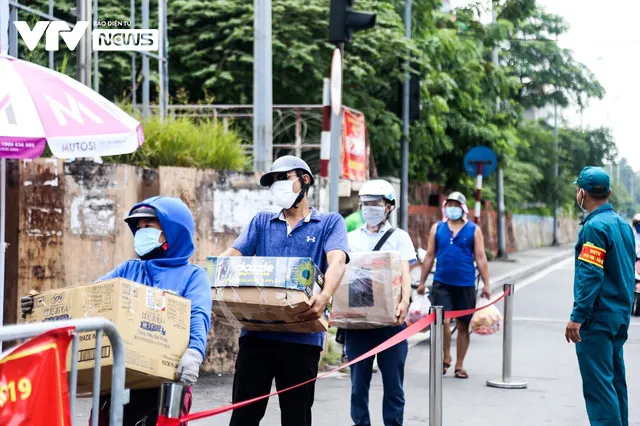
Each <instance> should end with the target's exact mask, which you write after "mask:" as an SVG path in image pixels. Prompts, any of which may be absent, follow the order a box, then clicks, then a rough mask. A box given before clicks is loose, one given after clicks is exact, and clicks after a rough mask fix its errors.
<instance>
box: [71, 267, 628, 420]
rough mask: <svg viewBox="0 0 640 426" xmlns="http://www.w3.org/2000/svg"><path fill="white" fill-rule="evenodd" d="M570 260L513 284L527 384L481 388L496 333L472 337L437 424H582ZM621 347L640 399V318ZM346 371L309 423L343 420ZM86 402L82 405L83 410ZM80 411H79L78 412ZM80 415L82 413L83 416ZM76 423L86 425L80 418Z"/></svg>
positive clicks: (330, 381) (205, 388)
mask: <svg viewBox="0 0 640 426" xmlns="http://www.w3.org/2000/svg"><path fill="white" fill-rule="evenodd" d="M572 279H573V263H572V261H564V262H560V263H558V264H556V265H555V266H554V267H552V268H550V269H547V270H545V271H542V272H540V273H539V274H537V275H534V276H532V277H530V278H529V279H528V280H526V281H523V282H521V283H520V284H518V286H517V287H516V307H515V322H514V327H515V329H514V352H513V374H514V376H516V377H521V378H523V379H525V380H527V381H528V382H529V387H528V389H526V390H500V389H493V388H488V387H487V386H486V385H485V382H486V380H488V379H494V378H497V377H498V376H499V375H500V372H501V361H502V336H501V334H497V335H494V336H473V337H472V346H471V350H470V353H469V355H468V358H467V362H466V365H465V367H466V368H467V370H468V372H469V374H470V376H471V377H470V379H468V380H458V379H454V378H453V376H452V373H451V372H450V373H449V374H448V375H447V376H445V379H444V385H443V391H444V396H443V400H444V402H443V406H444V423H443V424H444V425H445V426H450V425H474V426H516V425H517V426H540V425H557V426H571V425H576V426H577V425H587V424H588V421H587V417H586V413H585V408H584V402H583V399H582V394H581V380H580V376H579V372H578V367H577V361H576V356H575V349H574V346H573V345H569V344H567V343H566V342H565V341H564V327H565V325H566V320H567V317H568V314H569V312H570V309H571V303H572ZM629 336H630V337H629V341H628V343H627V345H626V346H625V359H626V362H627V375H628V382H629V392H630V395H629V400H630V401H637V400H638V398H640V383H639V381H640V321H638V320H637V319H634V320H633V324H632V326H631V328H630V331H629ZM428 359H429V345H428V342H426V341H425V342H421V343H419V344H417V345H416V346H413V347H412V348H411V350H410V352H409V358H408V361H407V368H406V378H405V392H406V400H407V403H406V411H405V425H408V426H412V425H426V424H428V416H429V413H428V380H429V375H428ZM230 389H231V377H228V376H217V375H213V376H204V377H202V378H201V380H200V381H199V383H198V385H197V386H196V387H195V390H194V407H193V410H192V412H194V411H200V410H205V409H208V408H213V407H218V406H221V405H224V404H227V403H229V402H230V394H231V393H230ZM349 397H350V381H349V376H348V375H340V376H338V377H332V378H327V379H323V380H320V381H319V382H318V384H317V387H316V400H315V405H314V425H316V426H343V425H350V424H351V423H350V417H349ZM370 407H371V415H372V421H373V424H374V425H382V416H381V407H382V383H381V378H380V374H379V373H378V374H375V375H374V379H373V382H372V386H371V403H370ZM86 408H87V407H86V405H85V409H86ZM82 411H85V410H82ZM79 417H83V418H86V414H85V413H80V415H79ZM228 421H229V414H223V415H220V416H217V417H213V418H209V419H203V420H200V421H196V422H192V423H190V424H192V425H193V426H226V425H228ZM83 424H86V423H84V422H83ZM262 424H263V425H266V426H271V425H273V426H277V425H279V424H280V422H279V409H278V404H277V399H276V398H272V400H271V401H270V403H269V407H268V409H267V414H266V416H265V419H264V420H263V422H262ZM630 424H632V425H640V407H637V406H633V404H632V406H631V408H630Z"/></svg>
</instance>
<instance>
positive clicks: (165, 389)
mask: <svg viewBox="0 0 640 426" xmlns="http://www.w3.org/2000/svg"><path fill="white" fill-rule="evenodd" d="M185 392H186V388H185V387H184V385H182V384H181V383H176V382H166V383H163V384H162V387H161V388H160V404H158V408H159V411H158V414H159V415H161V416H165V417H166V418H168V419H179V418H180V411H181V409H182V401H183V400H184V394H185Z"/></svg>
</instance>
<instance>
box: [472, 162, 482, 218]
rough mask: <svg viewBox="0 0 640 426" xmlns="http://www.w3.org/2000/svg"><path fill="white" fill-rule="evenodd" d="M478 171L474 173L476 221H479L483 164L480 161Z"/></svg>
mask: <svg viewBox="0 0 640 426" xmlns="http://www.w3.org/2000/svg"><path fill="white" fill-rule="evenodd" d="M477 167H478V172H477V175H476V205H475V209H474V213H475V219H474V221H475V222H476V223H480V211H481V209H482V170H483V169H484V164H483V163H482V161H480V162H478V166H477Z"/></svg>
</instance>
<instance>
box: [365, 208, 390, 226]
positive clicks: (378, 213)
mask: <svg viewBox="0 0 640 426" xmlns="http://www.w3.org/2000/svg"><path fill="white" fill-rule="evenodd" d="M385 210H386V208H385V207H382V206H362V218H363V219H364V221H365V222H367V225H370V226H378V225H380V224H381V223H382V222H384V221H385V219H386V212H385Z"/></svg>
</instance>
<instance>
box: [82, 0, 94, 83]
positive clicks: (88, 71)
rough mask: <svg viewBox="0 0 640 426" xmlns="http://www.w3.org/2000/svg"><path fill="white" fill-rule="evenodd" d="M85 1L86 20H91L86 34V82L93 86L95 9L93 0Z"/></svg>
mask: <svg viewBox="0 0 640 426" xmlns="http://www.w3.org/2000/svg"><path fill="white" fill-rule="evenodd" d="M82 1H84V2H85V6H84V8H85V9H84V13H85V21H88V22H89V25H88V26H87V32H86V33H85V34H84V45H83V48H84V60H85V62H84V84H85V85H87V86H89V87H91V59H92V57H91V51H92V50H93V45H92V43H91V30H92V29H93V22H92V17H93V13H92V11H91V10H92V9H93V1H92V0H82Z"/></svg>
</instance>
